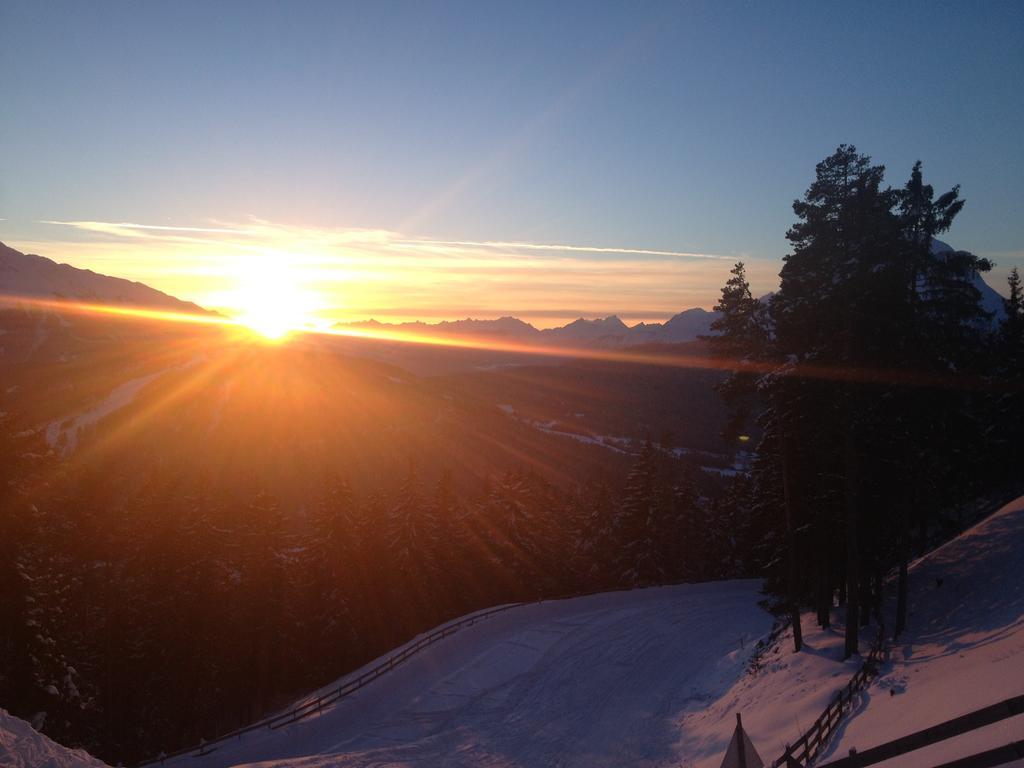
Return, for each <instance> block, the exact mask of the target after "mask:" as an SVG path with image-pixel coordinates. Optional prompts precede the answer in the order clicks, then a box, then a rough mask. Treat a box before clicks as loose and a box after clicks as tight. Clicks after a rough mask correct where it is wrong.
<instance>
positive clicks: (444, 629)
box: [136, 603, 523, 768]
mask: <svg viewBox="0 0 1024 768" xmlns="http://www.w3.org/2000/svg"><path fill="white" fill-rule="evenodd" d="M520 605H523V603H508V604H507V605H501V606H498V607H497V608H490V609H488V610H485V611H480V612H478V613H474V614H471V615H470V616H466V617H464V618H462V619H458V620H456V621H453V622H449V623H447V624H444V625H442V626H440V627H438V628H437V629H435V630H434V631H432V632H431V633H430V634H427V635H424V636H423V637H421V638H420V639H419V640H417V641H416V642H414V643H412V644H411V645H407V646H406V647H404V648H402V650H400V651H397V652H395V653H392V654H391V655H390V656H388V658H386V659H385V660H384V661H382V662H381V663H380V664H377V665H376V666H374V667H371V668H370V669H368V670H366V671H365V672H363V673H362V674H360V675H359V676H358V677H355V678H352V679H351V680H346V681H345V682H344V683H342V684H341V685H339V686H338V687H337V688H335V689H333V690H331V691H328V692H327V693H324V694H321V695H320V696H317V697H316V698H314V699H310V700H309V701H307V702H305V703H303V704H299V705H298V706H295V707H292V708H291V709H289V710H287V711H286V712H281V713H279V714H276V715H272V716H270V717H265V718H263V719H262V720H258V721H256V722H255V723H252V724H251V725H247V726H245V727H243V728H236V729H235V730H233V731H229V732H227V733H225V734H222V735H220V736H218V737H217V738H215V739H211V740H210V741H204V742H203V743H201V744H199V745H196V746H191V747H186V748H184V749H179V750H177V751H175V752H167V753H162V754H160V755H159V756H157V757H152V758H149V759H148V760H143V761H142V762H140V763H136V766H137V768H142V766H146V765H156V764H161V763H163V762H164V761H165V760H170V759H171V758H173V757H180V756H181V755H187V754H194V755H195V756H196V757H201V756H203V755H208V754H210V753H211V752H213V751H215V750H216V749H217V745H218V744H222V743H224V742H225V741H228V740H229V739H236V738H241V737H242V736H243V735H244V734H246V733H250V732H251V731H257V730H261V729H264V728H270V729H276V728H280V727H282V726H285V725H289V724H290V723H294V722H298V721H299V720H302V719H303V718H305V717H309V716H310V715H314V714H316V713H318V712H320V711H321V710H322V709H323V708H324V707H327V706H330V705H331V704H334V703H335V702H336V701H338V700H339V699H343V698H345V697H346V696H349V695H351V694H353V693H355V692H356V691H358V690H359V689H360V688H363V687H365V686H366V685H368V684H369V683H371V682H373V681H374V680H376V679H377V678H378V677H380V676H381V675H383V674H386V673H387V672H389V671H391V670H392V669H394V668H395V667H397V666H399V665H400V664H401V663H402V662H404V661H407V660H408V659H409V658H411V657H412V656H415V655H416V654H417V653H419V652H420V651H422V650H423V649H424V648H426V647H428V646H430V645H433V644H434V643H436V642H438V641H439V640H442V639H444V638H446V637H450V636H451V635H454V634H455V633H456V632H458V631H459V630H460V629H465V628H466V627H471V626H473V625H474V624H476V623H478V622H480V621H483V620H484V619H488V618H490V617H491V616H494V615H496V614H499V613H504V612H505V611H507V610H509V609H511V608H516V607H518V606H520Z"/></svg>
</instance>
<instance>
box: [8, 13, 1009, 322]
mask: <svg viewBox="0 0 1024 768" xmlns="http://www.w3.org/2000/svg"><path fill="white" fill-rule="evenodd" d="M1022 40H1024V3H1021V2H1012V3H997V2H984V3H977V4H968V3H938V2H931V3H900V4H898V7H896V4H890V3H878V4H874V3H859V2H858V3H851V4H848V5H842V4H838V3H829V2H822V3H806V4H796V3H794V4H790V3H749V4H748V3H736V4H726V3H708V4H698V3H658V2H645V3H626V2H621V3H598V2H582V3H555V2H546V3H527V2H516V3H503V4H499V3H490V2H472V3H425V2H416V3H414V2H404V3H403V2H373V3H363V4H356V3H341V2H323V3H319V2H308V3H303V2H273V3H272V2H252V3H233V2H216V3H210V2H173V3H171V2H167V3H158V2H147V3H128V2H125V3H113V2H97V3H21V2H15V1H13V0H4V2H3V4H2V5H0V94H2V97H3V105H4V118H3V119H2V120H0V218H2V219H3V221H0V239H3V240H5V241H6V242H8V243H10V244H12V245H15V246H19V245H24V246H25V247H31V249H32V250H35V251H37V252H40V253H44V255H49V256H51V257H53V258H56V259H58V260H67V261H70V262H71V263H75V264H76V265H80V266H90V267H93V268H100V269H106V270H107V271H114V270H113V268H114V267H116V268H117V269H118V271H117V272H115V273H117V274H120V273H128V276H133V277H136V278H138V279H142V278H145V279H147V282H151V283H153V284H156V285H157V286H158V287H164V288H165V289H168V288H169V289H172V290H175V291H177V292H184V293H189V292H191V293H192V294H193V295H191V296H188V298H196V297H199V298H204V297H205V294H204V292H203V289H202V285H203V284H202V283H201V282H200V281H197V280H192V281H191V282H190V281H189V280H187V279H186V277H187V276H185V275H183V274H182V273H183V272H184V269H182V270H178V274H177V276H176V277H173V276H171V275H172V272H174V270H170V269H168V268H167V263H168V260H174V259H175V254H176V251H175V248H176V247H178V246H176V245H175V242H174V241H173V240H171V241H168V240H167V239H166V238H164V239H161V238H160V237H156V236H153V235H152V233H153V232H154V230H148V231H147V230H136V234H138V233H139V232H148V233H149V235H148V236H147V237H146V238H142V237H134V238H131V237H126V236H125V235H124V233H123V232H120V233H113V234H112V233H111V231H110V230H109V228H107V230H104V229H103V228H102V227H96V226H93V227H91V228H89V227H81V226H69V225H66V224H64V225H59V224H42V223H39V222H44V221H59V222H94V223H96V222H98V223H108V224H109V223H121V222H128V223H135V224H144V225H161V226H169V227H210V225H211V223H213V222H217V223H220V224H224V223H228V224H229V225H230V226H228V227H226V228H228V229H230V228H232V227H238V226H243V225H244V224H245V223H246V222H251V221H253V219H258V220H260V222H262V223H263V224H265V225H267V226H270V225H273V226H275V227H278V229H277V230H275V231H276V232H278V234H281V233H285V232H295V231H296V230H300V231H302V232H304V233H306V234H307V235H309V236H310V237H312V238H313V239H314V240H316V239H317V233H320V235H323V233H325V232H329V233H331V238H330V239H332V242H336V239H337V236H338V233H344V232H348V231H350V230H358V231H361V232H365V231H381V232H388V233H392V236H393V237H396V238H399V239H402V238H407V239H417V240H426V241H430V242H436V241H459V242H472V243H492V242H494V241H501V242H505V243H532V244H571V245H581V246H594V247H597V248H602V249H603V248H625V249H633V250H660V251H669V252H673V253H676V252H678V253H695V254H701V255H717V256H723V257H728V259H721V260H714V259H695V258H692V257H687V256H669V255H666V256H651V255H640V254H629V253H625V254H624V253H613V252H610V251H603V250H602V251H591V252H545V251H537V250H534V251H531V252H529V253H528V254H527V255H528V256H529V258H530V260H531V262H530V263H531V264H534V266H535V268H536V269H537V270H539V272H544V270H545V269H546V268H547V264H548V260H553V259H557V260H559V261H560V262H565V261H567V260H569V259H572V260H576V261H580V262H581V264H580V265H578V269H577V271H576V272H573V271H570V272H569V273H567V274H562V273H559V274H558V275H557V277H555V278H552V279H551V280H548V281H545V280H540V281H538V282H537V283H536V284H535V285H534V290H533V292H532V293H531V292H530V290H531V283H533V281H532V280H531V279H530V278H529V277H527V278H526V279H524V280H520V281H506V283H502V284H501V285H498V284H497V283H496V284H494V285H491V286H490V287H489V291H490V293H492V294H495V298H493V299H488V300H486V301H485V300H484V299H474V298H473V296H472V294H471V292H470V291H469V290H468V288H467V289H466V290H464V291H463V292H462V293H458V292H456V293H455V294H451V295H449V294H448V293H446V289H445V284H444V281H443V280H441V279H439V278H438V279H435V280H434V281H433V282H431V286H432V287H431V291H432V292H433V293H432V294H431V295H432V296H433V298H434V302H435V304H436V305H437V306H436V307H435V310H436V311H434V312H432V313H431V312H427V309H428V306H427V303H429V302H427V303H425V302H424V297H423V296H420V297H419V298H418V299H416V300H415V301H413V300H412V298H410V297H411V296H412V293H411V292H403V291H402V290H399V289H397V288H396V292H395V294H394V295H393V296H391V297H389V296H388V295H387V291H386V290H384V289H383V288H382V287H381V286H380V285H379V286H378V288H379V289H380V290H378V292H377V293H376V294H374V295H373V301H372V302H369V303H365V306H363V305H361V307H362V308H361V309H360V310H359V311H362V309H365V310H366V311H370V310H371V309H376V310H377V311H378V312H379V313H384V314H386V312H384V310H387V309H388V308H389V307H390V308H391V309H393V310H395V311H396V312H398V311H399V310H400V309H402V308H408V307H410V306H411V307H414V308H415V309H417V310H419V311H420V313H421V314H424V313H426V314H430V315H432V316H437V317H440V316H447V315H449V314H452V315H458V314H461V313H462V312H463V311H465V312H469V311H479V312H481V313H501V312H503V311H523V312H527V313H528V312H530V311H533V312H535V314H536V316H537V317H540V316H541V315H543V313H544V312H548V313H549V314H550V316H551V317H554V316H555V315H556V314H558V313H556V312H554V310H555V309H558V310H559V312H560V311H561V310H565V311H566V312H569V311H570V310H571V311H573V312H576V311H579V312H582V313H592V314H601V313H604V312H610V311H622V312H633V313H634V315H635V316H636V317H637V318H639V317H641V316H643V317H647V316H651V317H652V318H655V317H656V316H660V315H661V314H665V313H670V310H672V309H681V308H683V307H684V306H688V305H692V304H703V305H705V306H710V304H712V303H713V302H714V300H715V298H716V293H717V286H720V285H721V283H723V282H724V279H725V277H726V276H727V272H728V266H729V264H730V263H731V260H732V259H733V258H737V257H742V258H745V259H747V260H749V261H750V262H751V263H752V265H753V268H752V273H753V274H754V275H755V278H756V281H757V287H759V288H762V289H764V290H769V289H770V288H772V287H773V286H772V280H773V275H774V274H775V273H777V271H778V266H779V262H778V260H779V258H780V257H781V256H782V255H783V254H784V253H785V252H786V241H785V239H784V234H785V231H786V229H787V227H788V226H789V225H790V224H791V223H792V221H793V214H792V210H791V207H790V206H791V203H792V200H793V199H794V198H795V197H798V196H800V195H801V194H802V192H803V191H804V189H806V187H807V186H808V184H809V183H810V181H811V178H812V175H813V170H814V165H815V163H816V162H818V161H819V160H820V159H822V158H823V157H824V156H826V155H827V154H829V153H830V152H831V150H832V149H834V148H835V146H836V145H837V144H839V143H840V142H849V143H853V144H855V145H856V146H857V147H858V148H859V149H860V150H861V151H864V152H866V153H868V154H870V155H872V156H873V158H874V159H875V160H876V161H877V162H880V163H883V164H885V165H886V166H887V168H888V169H889V172H888V180H889V182H890V183H892V184H902V182H903V181H904V180H905V178H906V177H907V175H909V170H910V167H911V165H912V164H913V162H914V161H915V160H917V159H921V160H923V161H924V167H925V176H926V180H928V181H930V182H931V183H933V184H934V185H935V186H936V187H937V188H943V189H944V188H948V187H949V186H951V185H953V184H955V183H959V184H961V187H962V193H963V195H964V197H965V198H966V199H967V207H966V208H965V210H964V212H963V213H962V214H961V216H960V219H959V220H958V222H957V224H956V226H955V227H954V230H953V232H952V233H951V234H950V235H949V237H948V239H949V240H950V242H951V243H952V244H953V245H955V246H957V247H962V248H968V249H970V250H973V251H975V252H977V253H981V254H984V255H989V256H991V257H993V258H994V259H995V260H996V261H997V262H998V263H999V265H1000V270H999V272H997V274H996V276H995V278H993V279H992V280H991V282H993V283H996V284H998V283H1000V282H1001V280H1002V279H1003V276H1004V275H1005V271H1006V269H1008V268H1009V266H1011V265H1013V264H1018V265H1024V224H1022V221H1021V213H1022V203H1024V139H1022V136H1024V130H1022V126H1024V42H1022ZM141 240H145V243H144V246H145V247H142V246H143V243H140V242H139V241H141ZM275 242H280V240H279V239H275ZM178 245H179V246H180V245H181V244H180V243H179V244H178ZM193 245H194V244H193ZM211 247H212V246H210V245H209V244H207V246H206V251H204V253H205V254H206V255H205V256H203V257H202V258H200V257H199V255H197V253H195V252H190V251H188V249H187V248H186V249H185V250H182V251H180V253H181V256H182V263H188V264H191V263H195V264H198V265H199V267H200V272H203V270H205V273H207V274H212V273H215V272H216V271H217V270H216V269H215V268H214V265H212V264H211V259H212V258H213V257H212V256H211V255H210V248H211ZM133 249H134V251H133ZM433 249H434V251H435V255H437V252H438V251H439V250H440V246H433ZM491 250H492V251H493V250H494V249H493V248H492V249H491ZM133 252H134V253H135V254H136V255H135V256H132V253H133ZM524 253H525V252H523V251H516V250H515V249H505V250H503V251H502V262H501V263H503V264H504V263H506V262H507V261H508V259H509V258H511V257H512V256H519V255H524ZM107 254H116V257H115V256H114V255H109V256H108V255H107ZM190 254H191V256H194V257H195V258H194V260H193V261H189V258H190ZM477 255H479V254H477ZM105 258H106V259H107V260H106V261H105V260H104V259H105ZM287 258H292V259H300V258H301V254H295V253H290V254H289V255H288V256H287ZM366 258H375V257H374V256H373V255H372V254H370V255H367V256H366ZM324 261H325V253H324V251H320V252H318V256H317V262H318V263H321V264H322V263H323V262H324ZM631 261H633V262H634V263H636V264H637V265H646V264H648V263H649V262H652V261H656V262H672V264H671V265H669V267H670V269H669V272H667V273H666V274H662V273H660V272H659V271H658V269H652V275H653V276H654V279H653V282H652V284H651V293H650V298H649V300H648V295H647V294H645V293H643V291H642V290H641V285H640V282H642V281H640V282H637V283H636V284H635V285H634V286H633V289H632V290H630V291H626V292H624V293H622V294H621V295H619V298H616V296H617V294H616V293H615V292H614V290H613V289H614V286H613V285H603V287H602V288H601V290H599V291H598V290H594V291H592V292H588V291H587V290H578V288H579V286H575V285H574V284H573V281H574V280H576V279H577V278H576V277H574V275H578V274H581V273H585V274H588V275H590V276H591V277H593V278H594V279H595V280H596V279H597V277H598V276H600V275H601V274H602V273H603V269H604V267H603V266H602V265H603V264H605V263H608V264H610V265H611V266H609V268H608V269H609V275H610V279H611V280H618V279H619V277H618V275H620V274H622V273H621V272H616V270H621V269H625V268H627V267H628V265H629V263H630V262H631ZM684 261H685V262H686V264H682V263H680V262H684ZM677 267H678V270H679V272H678V274H679V275H684V274H685V277H679V279H680V280H682V281H688V282H686V285H680V286H679V287H678V288H679V289H678V290H677V291H666V290H664V286H661V288H662V290H661V291H660V292H659V290H658V289H659V285H660V283H661V282H662V281H664V280H665V279H666V275H673V274H676V273H674V272H672V271H671V270H673V269H676V268H677ZM697 272H699V274H700V275H701V277H700V278H698V277H695V276H694V275H695V274H696V273H697ZM311 274H312V273H309V275H311ZM392 274H394V273H392ZM309 275H307V276H309ZM215 277H217V278H218V279H220V280H221V283H222V284H223V285H222V287H224V286H228V284H229V283H230V274H229V273H228V272H224V273H223V274H220V275H219V277H218V276H215ZM437 277H438V276H437V275H436V274H435V278H437ZM310 279H312V278H310ZM349 279H350V282H351V279H352V278H351V275H350V276H349ZM637 279H638V281H639V278H637ZM549 283H550V284H551V285H549ZM381 285H383V283H382V284H381ZM553 285H554V286H560V289H561V291H562V292H561V293H559V292H558V290H556V289H555V288H552V287H551V286H553ZM997 287H999V288H1000V289H1002V287H1003V286H1002V285H998V286H997ZM406 288H408V286H406ZM225 290H227V288H225ZM545 290H550V291H553V292H552V293H551V294H550V296H549V297H548V298H547V299H546V300H545V301H542V302H539V303H538V300H537V299H538V292H542V291H545ZM332 295H333V294H332V293H331V291H327V292H326V293H325V295H324V297H322V298H323V301H324V302H326V303H327V304H330V303H331V296H332ZM389 298H390V301H389ZM428 298H429V297H428ZM417 302H418V303H417ZM348 303H349V305H350V306H352V307H354V306H355V305H356V304H358V302H354V301H353V297H352V296H351V295H350V296H349V297H348ZM563 304H567V305H568V306H564V307H563V306H561V305H563ZM371 305H372V306H371ZM353 313H354V314H359V312H357V311H355V310H353Z"/></svg>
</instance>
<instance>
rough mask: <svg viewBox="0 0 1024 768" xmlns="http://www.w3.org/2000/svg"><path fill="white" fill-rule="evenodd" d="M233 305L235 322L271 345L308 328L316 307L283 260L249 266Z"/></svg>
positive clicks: (237, 290)
mask: <svg viewBox="0 0 1024 768" xmlns="http://www.w3.org/2000/svg"><path fill="white" fill-rule="evenodd" d="M229 302H230V306H231V307H232V309H233V311H234V319H235V321H236V322H238V324H239V325H241V326H244V327H245V328H247V329H248V330H250V331H252V332H253V333H254V334H255V335H256V336H257V337H258V338H260V339H261V340H263V341H268V342H282V341H284V340H286V339H287V338H289V337H290V336H291V335H292V334H294V333H296V332H298V331H301V330H302V329H303V328H304V327H306V326H308V324H309V321H310V317H311V314H312V312H313V310H314V309H315V304H316V301H315V296H314V295H313V294H311V293H310V292H308V291H305V290H303V289H302V287H301V285H300V281H299V279H298V275H297V274H295V273H294V271H292V270H290V269H288V267H287V264H286V262H285V260H284V259H279V258H266V259H262V260H260V261H251V262H248V263H247V264H246V265H245V272H244V274H242V275H241V276H240V279H239V286H238V288H237V289H236V290H235V291H233V292H232V293H231V294H230V296H229Z"/></svg>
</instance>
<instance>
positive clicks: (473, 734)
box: [168, 581, 772, 768]
mask: <svg viewBox="0 0 1024 768" xmlns="http://www.w3.org/2000/svg"><path fill="white" fill-rule="evenodd" d="M759 589H760V582H758V581H733V582H718V583H714V584H699V585H682V586H672V587H656V588H651V589H645V590H637V591H633V592H617V593H606V594H601V595H593V596H590V597H582V598H575V599H571V600H559V601H549V602H544V603H536V604H530V605H526V606H520V607H517V608H513V609H512V610H510V611H508V612H507V613H504V614H500V615H498V616H496V617H493V618H490V619H488V620H487V621H485V622H482V623H480V624H477V625H474V626H472V627H470V628H467V629H464V630H462V631H461V632H459V633H458V634H457V635H454V636H452V637H450V638H448V639H447V640H444V641H442V642H440V643H438V644H436V645H433V646H430V647H429V648H428V649H426V650H425V651H423V652H422V653H420V654H418V655H417V656H415V657H413V658H412V659H411V660H410V661H408V662H406V663H405V664H403V665H402V666H400V667H398V668H397V669H396V670H395V671H393V672H390V673H388V674H387V675H384V676H383V677H381V678H380V680H379V681H377V682H375V683H373V684H372V685H370V686H367V687H366V688H364V689H362V690H360V691H359V692H357V693H355V694H353V695H352V696H350V697H348V698H345V699H342V700H341V701H340V702H338V703H337V704H335V705H333V706H332V707H330V708H327V709H325V710H324V713H323V714H321V715H319V716H317V717H311V718H309V719H307V720H303V721H300V722H298V723H295V724H292V725H289V726H286V727H284V728H281V729H280V730H276V731H271V730H269V729H268V730H267V731H257V732H253V733H251V734H246V735H245V736H243V737H242V738H241V739H239V740H230V741H228V742H225V743H224V744H223V745H218V749H217V751H215V752H213V753H212V754H209V755H207V756H204V757H201V758H200V757H196V756H194V755H186V756H182V757H179V758H177V759H175V760H173V761H168V765H177V766H189V767H194V768H215V767H217V766H234V765H247V764H251V763H255V762H261V763H262V764H264V765H267V766H270V765H273V766H277V768H284V766H300V765H301V766H304V768H314V767H315V768H321V767H324V768H326V766H338V767H340V766H346V767H347V766H370V765H375V766H376V765H403V766H437V765H445V766H484V767H487V766H509V765H515V766H522V767H523V768H528V767H529V766H550V765H561V766H619V765H639V766H643V765H649V766H655V765H678V764H679V760H680V753H679V751H678V750H679V745H678V742H679V737H680V731H679V727H678V722H679V718H680V717H685V716H686V715H687V713H693V714H698V713H700V712H703V711H704V710H705V708H706V706H707V703H708V702H709V701H717V700H718V698H719V697H720V695H722V693H723V692H726V691H728V690H729V688H730V686H731V685H732V684H733V682H734V681H735V680H736V678H737V677H741V676H742V675H743V671H744V670H745V668H746V665H747V663H748V660H749V659H750V657H751V655H752V654H753V652H754V649H755V646H756V643H757V640H758V639H759V638H761V637H764V636H766V635H767V633H768V632H769V631H770V629H771V626H772V618H771V616H770V615H769V614H768V613H766V612H765V611H764V610H762V609H761V608H759V607H758V605H757V601H758V599H759ZM339 682H340V681H339ZM730 736H731V716H730V722H727V723H725V728H724V730H723V732H722V735H721V738H719V739H718V740H717V741H716V742H715V743H714V744H713V745H712V746H711V747H710V748H711V749H712V751H714V752H716V755H715V758H716V760H717V761H718V762H720V761H721V756H722V754H723V753H724V750H725V747H726V744H727V742H728V739H729V737H730ZM716 768H717V764H716Z"/></svg>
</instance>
